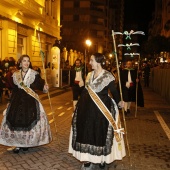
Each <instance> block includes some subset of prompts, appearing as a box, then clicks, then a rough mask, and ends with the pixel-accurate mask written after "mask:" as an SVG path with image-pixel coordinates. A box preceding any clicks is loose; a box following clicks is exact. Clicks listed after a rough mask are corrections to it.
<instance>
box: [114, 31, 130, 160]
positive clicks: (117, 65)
mask: <svg viewBox="0 0 170 170" xmlns="http://www.w3.org/2000/svg"><path fill="white" fill-rule="evenodd" d="M115 35H116V33H115V32H114V31H113V30H112V36H113V45H114V52H113V54H114V55H115V58H116V67H117V74H118V82H119V89H120V97H121V101H123V96H122V87H121V82H120V72H119V64H118V57H117V50H116V42H115ZM122 113H123V120H124V126H125V135H126V143H127V148H128V153H129V157H130V149H129V142H128V138H127V128H126V120H125V114H124V109H123V108H122Z"/></svg>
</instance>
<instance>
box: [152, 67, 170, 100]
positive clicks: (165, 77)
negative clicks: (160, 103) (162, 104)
mask: <svg viewBox="0 0 170 170" xmlns="http://www.w3.org/2000/svg"><path fill="white" fill-rule="evenodd" d="M150 87H151V88H152V89H153V90H154V91H155V92H157V93H158V94H160V95H161V96H162V97H163V98H164V99H165V100H166V101H167V102H169V103H170V69H159V68H152V69H151V76H150Z"/></svg>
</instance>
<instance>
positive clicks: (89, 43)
mask: <svg viewBox="0 0 170 170" xmlns="http://www.w3.org/2000/svg"><path fill="white" fill-rule="evenodd" d="M85 43H86V45H87V47H88V51H87V52H88V53H89V47H90V46H91V44H92V42H91V41H90V40H89V39H87V40H86V42H85ZM87 52H86V48H85V58H84V61H85V72H86V57H87Z"/></svg>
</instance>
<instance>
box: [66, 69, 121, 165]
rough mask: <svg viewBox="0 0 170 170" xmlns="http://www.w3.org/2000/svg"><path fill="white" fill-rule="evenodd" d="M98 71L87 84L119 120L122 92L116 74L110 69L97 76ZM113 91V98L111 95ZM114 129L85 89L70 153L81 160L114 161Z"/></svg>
mask: <svg viewBox="0 0 170 170" xmlns="http://www.w3.org/2000/svg"><path fill="white" fill-rule="evenodd" d="M93 75H94V72H91V73H90V74H88V76H87V79H86V84H87V83H88V85H89V86H90V87H91V88H92V89H93V90H94V91H95V92H96V93H97V95H98V96H99V98H100V99H101V100H102V102H103V103H104V104H105V106H106V107H107V108H108V110H109V111H110V112H111V114H112V116H113V118H114V119H115V120H116V118H117V115H118V109H117V103H118V102H119V101H120V98H119V94H118V92H117V89H116V87H115V84H114V77H113V76H112V74H111V73H110V72H108V71H106V70H103V71H102V72H101V74H100V75H99V76H98V77H97V78H96V79H94V78H93ZM109 91H110V93H111V95H112V97H113V98H114V100H113V99H111V97H110V96H109V95H108V93H109ZM113 139H114V132H113V128H112V126H111V125H110V124H109V122H108V120H107V119H106V118H105V116H104V115H103V114H102V112H101V111H100V109H99V108H98V106H97V105H96V103H95V102H94V101H93V100H92V98H91V97H90V95H89V93H88V90H87V88H85V89H84V91H83V92H82V95H81V97H80V99H79V101H78V103H77V106H76V109H75V111H74V115H73V119H72V128H71V135H70V145H69V152H70V153H72V154H73V156H75V157H76V158H77V159H79V160H80V161H89V162H93V163H101V162H106V163H111V162H112V161H114V160H115V157H114V154H112V153H113V152H114V149H113V143H114V140H113Z"/></svg>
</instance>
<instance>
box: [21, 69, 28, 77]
mask: <svg viewBox="0 0 170 170" xmlns="http://www.w3.org/2000/svg"><path fill="white" fill-rule="evenodd" d="M27 72H28V70H26V71H24V70H23V69H21V77H22V80H24V78H25V76H26V74H27ZM22 73H24V75H23V74H22Z"/></svg>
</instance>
